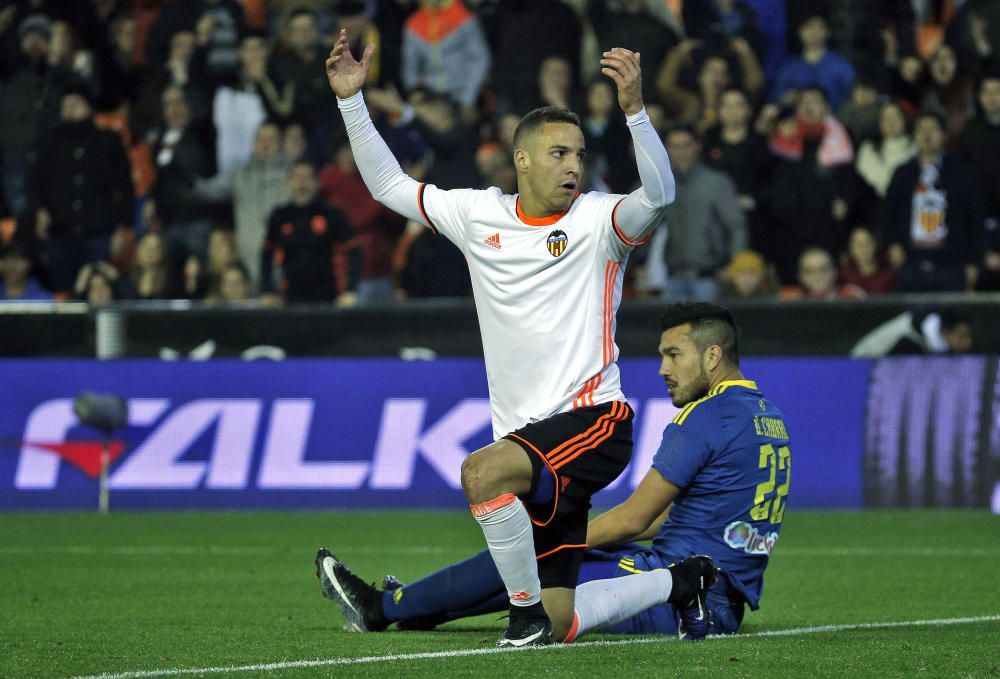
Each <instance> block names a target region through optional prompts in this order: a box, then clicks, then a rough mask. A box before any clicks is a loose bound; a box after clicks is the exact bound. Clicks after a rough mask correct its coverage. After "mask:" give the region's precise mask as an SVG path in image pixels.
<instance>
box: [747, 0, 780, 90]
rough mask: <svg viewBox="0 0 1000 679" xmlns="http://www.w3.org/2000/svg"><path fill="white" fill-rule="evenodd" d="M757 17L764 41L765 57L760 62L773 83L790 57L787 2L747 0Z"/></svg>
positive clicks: (765, 75)
mask: <svg viewBox="0 0 1000 679" xmlns="http://www.w3.org/2000/svg"><path fill="white" fill-rule="evenodd" d="M745 2H746V4H747V5H749V6H750V7H751V8H752V9H753V11H754V13H755V14H756V15H757V26H758V28H759V29H760V33H761V39H762V40H763V41H764V56H762V57H761V59H760V61H761V62H762V65H763V67H764V77H765V79H766V80H767V82H769V83H772V82H774V81H775V80H776V79H777V77H778V71H779V70H780V69H781V65H782V64H784V63H785V59H786V58H787V56H788V38H787V33H788V11H787V7H785V0H745Z"/></svg>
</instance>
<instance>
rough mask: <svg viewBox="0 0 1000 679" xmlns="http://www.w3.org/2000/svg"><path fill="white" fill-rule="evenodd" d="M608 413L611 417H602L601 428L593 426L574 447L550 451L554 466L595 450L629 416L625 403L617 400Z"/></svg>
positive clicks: (550, 459)
mask: <svg viewBox="0 0 1000 679" xmlns="http://www.w3.org/2000/svg"><path fill="white" fill-rule="evenodd" d="M608 415H609V417H607V418H605V417H602V418H601V420H603V422H600V429H598V430H597V431H592V429H593V428H591V429H588V430H587V431H588V432H590V434H589V436H588V437H587V438H586V439H584V440H582V441H580V442H578V443H576V444H575V445H574V446H573V447H571V448H569V449H566V450H564V451H563V452H561V453H560V454H559V455H552V454H551V453H549V462H551V463H552V468H553V469H559V468H560V467H562V466H565V465H566V464H568V463H569V462H572V461H573V460H575V459H576V458H577V457H579V456H580V455H582V454H583V453H585V452H587V451H588V450H593V449H594V448H596V447H597V446H599V445H601V444H602V443H604V442H605V441H607V440H608V439H609V438H611V434H612V433H614V428H615V424H617V423H618V422H621V421H622V420H624V419H625V418H626V417H628V409H627V408H626V407H625V406H624V404H622V403H620V402H618V401H615V402H614V403H613V404H612V407H611V412H610V413H609V414H608Z"/></svg>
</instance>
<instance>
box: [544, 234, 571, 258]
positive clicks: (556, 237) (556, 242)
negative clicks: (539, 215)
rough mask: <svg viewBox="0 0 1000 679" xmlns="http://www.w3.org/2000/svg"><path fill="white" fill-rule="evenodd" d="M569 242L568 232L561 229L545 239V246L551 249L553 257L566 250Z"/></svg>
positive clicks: (550, 252)
mask: <svg viewBox="0 0 1000 679" xmlns="http://www.w3.org/2000/svg"><path fill="white" fill-rule="evenodd" d="M568 244H569V239H568V238H567V237H566V232H565V231H561V230H559V229H556V230H555V231H553V232H552V233H550V234H549V237H548V239H546V241H545V247H547V248H548V249H549V254H550V255H552V256H553V257H558V256H559V255H561V254H562V253H564V252H566V245H568Z"/></svg>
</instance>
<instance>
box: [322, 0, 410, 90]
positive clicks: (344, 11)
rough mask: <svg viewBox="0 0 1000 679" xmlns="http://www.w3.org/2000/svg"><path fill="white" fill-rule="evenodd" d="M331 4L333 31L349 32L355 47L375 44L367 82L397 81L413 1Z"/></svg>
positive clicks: (348, 0)
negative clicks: (406, 20) (405, 27)
mask: <svg viewBox="0 0 1000 679" xmlns="http://www.w3.org/2000/svg"><path fill="white" fill-rule="evenodd" d="M331 4H332V9H333V12H334V14H335V21H334V26H333V29H334V32H335V33H339V32H340V31H342V30H343V31H346V32H347V43H348V44H349V45H350V46H351V50H352V51H355V52H363V51H364V49H365V46H366V45H375V54H374V55H372V61H371V70H370V72H369V75H370V77H369V79H368V83H369V84H370V85H386V84H388V83H398V82H399V60H400V50H401V47H400V46H401V45H402V42H403V26H404V21H405V19H406V18H407V17H406V15H407V14H409V13H410V11H412V9H413V8H412V7H410V6H409V5H410V3H409V2H407V3H405V4H404V3H398V2H371V1H370V0H334V2H333V3H331ZM386 29H387V32H386Z"/></svg>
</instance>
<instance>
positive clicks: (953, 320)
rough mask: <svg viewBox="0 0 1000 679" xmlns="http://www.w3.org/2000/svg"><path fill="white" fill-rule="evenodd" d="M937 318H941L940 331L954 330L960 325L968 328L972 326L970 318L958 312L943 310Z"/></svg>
mask: <svg viewBox="0 0 1000 679" xmlns="http://www.w3.org/2000/svg"><path fill="white" fill-rule="evenodd" d="M938 316H940V317H941V329H942V330H945V331H949V330H954V329H955V328H957V327H958V326H960V325H967V326H969V327H970V328H971V327H972V326H973V323H972V317H971V316H967V315H966V314H963V313H962V312H960V311H954V310H952V309H945V310H943V311H941V312H939V313H938Z"/></svg>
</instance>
